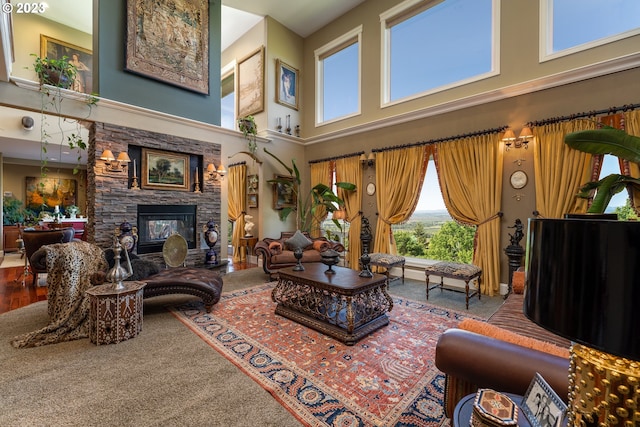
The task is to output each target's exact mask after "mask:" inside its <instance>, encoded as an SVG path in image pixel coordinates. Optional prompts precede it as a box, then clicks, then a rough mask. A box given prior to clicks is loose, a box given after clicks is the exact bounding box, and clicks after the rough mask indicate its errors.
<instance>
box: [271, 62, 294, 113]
mask: <svg viewBox="0 0 640 427" xmlns="http://www.w3.org/2000/svg"><path fill="white" fill-rule="evenodd" d="M299 80H300V72H299V71H298V69H297V68H293V67H292V66H291V65H288V64H286V63H285V62H284V61H281V60H279V59H276V102H277V103H278V104H282V105H286V106H287V107H289V108H293V109H294V110H297V109H298V87H299V84H298V82H299Z"/></svg>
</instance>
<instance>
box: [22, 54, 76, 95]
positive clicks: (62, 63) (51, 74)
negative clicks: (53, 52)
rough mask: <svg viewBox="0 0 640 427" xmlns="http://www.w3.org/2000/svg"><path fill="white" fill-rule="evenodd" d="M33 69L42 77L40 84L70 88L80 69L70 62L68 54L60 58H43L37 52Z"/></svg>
mask: <svg viewBox="0 0 640 427" xmlns="http://www.w3.org/2000/svg"><path fill="white" fill-rule="evenodd" d="M31 55H32V56H35V60H34V62H33V69H34V71H35V72H36V74H37V75H38V78H39V79H40V84H48V85H51V86H55V87H60V88H64V89H69V88H70V87H71V86H72V85H73V81H74V80H75V78H76V76H77V74H78V69H77V68H76V66H75V65H73V64H72V63H70V62H69V58H68V57H67V56H63V57H62V58H60V59H53V58H41V57H39V56H38V55H36V54H31Z"/></svg>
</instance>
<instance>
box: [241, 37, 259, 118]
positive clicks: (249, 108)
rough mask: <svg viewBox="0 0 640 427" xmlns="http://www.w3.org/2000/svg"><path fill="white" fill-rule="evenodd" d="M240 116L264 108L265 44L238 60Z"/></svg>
mask: <svg viewBox="0 0 640 427" xmlns="http://www.w3.org/2000/svg"><path fill="white" fill-rule="evenodd" d="M237 77H238V94H237V99H238V103H237V104H238V117H247V116H251V115H253V114H257V113H259V112H261V111H263V110H264V46H260V47H259V48H258V49H256V50H254V51H253V52H251V53H250V54H249V55H247V56H246V57H245V58H244V59H242V60H241V61H240V62H238V76H237Z"/></svg>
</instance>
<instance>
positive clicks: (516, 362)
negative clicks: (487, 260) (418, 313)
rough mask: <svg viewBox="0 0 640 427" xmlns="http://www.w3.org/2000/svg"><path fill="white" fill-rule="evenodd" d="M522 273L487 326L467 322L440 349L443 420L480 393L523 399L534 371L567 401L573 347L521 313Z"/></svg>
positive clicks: (515, 277) (444, 339)
mask: <svg viewBox="0 0 640 427" xmlns="http://www.w3.org/2000/svg"><path fill="white" fill-rule="evenodd" d="M523 294H524V271H521V270H520V271H516V272H514V275H513V293H511V294H510V295H509V296H508V297H507V299H506V300H505V302H504V303H503V304H502V305H501V306H500V308H499V309H498V310H497V311H496V312H495V313H494V314H493V315H492V316H491V317H490V318H489V319H488V320H487V321H486V322H484V321H479V320H475V319H470V318H468V319H464V320H463V321H462V322H460V324H459V325H458V327H456V328H452V329H449V330H447V331H445V332H444V333H443V334H442V335H441V336H440V338H439V339H438V343H437V345H436V358H435V363H436V367H437V368H438V369H439V370H440V371H442V372H443V373H444V374H445V392H444V408H445V415H446V416H447V417H449V418H451V417H452V416H453V412H454V408H455V406H456V404H457V403H458V401H459V400H460V399H462V398H463V397H464V396H466V395H468V394H471V393H475V392H476V391H477V389H478V388H490V389H494V390H496V391H500V392H508V393H515V394H519V395H524V394H526V392H527V389H528V387H529V384H530V383H531V380H533V377H534V376H535V373H536V372H539V373H540V375H542V377H543V378H544V379H545V381H546V382H547V383H548V384H549V385H550V386H551V388H553V390H554V391H555V392H556V393H557V394H558V396H559V397H560V398H561V399H562V400H563V401H565V402H567V399H568V397H567V395H568V390H569V377H568V373H569V347H570V342H569V341H568V340H566V339H564V338H562V337H560V336H557V335H554V334H552V333H551V332H548V331H546V330H545V329H543V328H541V327H539V326H537V325H536V324H535V323H533V322H532V321H530V320H529V319H527V318H526V317H525V315H524V313H523V299H524V295H523Z"/></svg>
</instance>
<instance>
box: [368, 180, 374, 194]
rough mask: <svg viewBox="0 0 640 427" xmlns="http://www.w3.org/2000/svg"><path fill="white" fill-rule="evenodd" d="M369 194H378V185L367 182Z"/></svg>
mask: <svg viewBox="0 0 640 427" xmlns="http://www.w3.org/2000/svg"><path fill="white" fill-rule="evenodd" d="M367 194H368V195H370V196H373V195H374V194H376V185H375V184H374V183H373V182H370V183H368V184H367Z"/></svg>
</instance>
